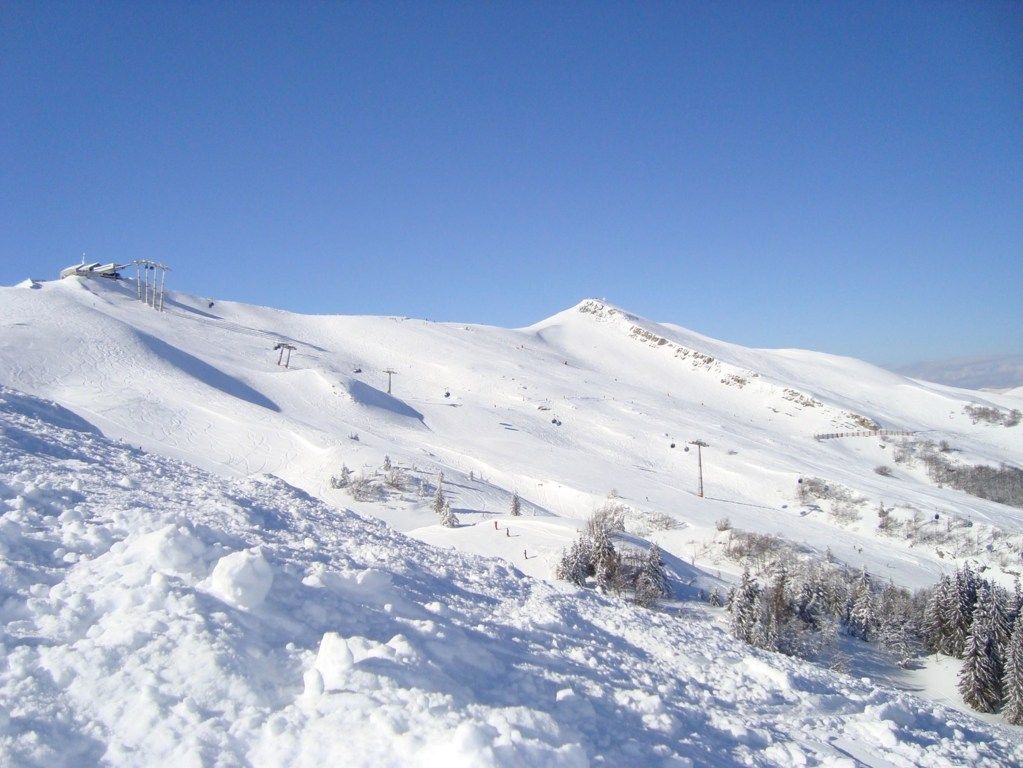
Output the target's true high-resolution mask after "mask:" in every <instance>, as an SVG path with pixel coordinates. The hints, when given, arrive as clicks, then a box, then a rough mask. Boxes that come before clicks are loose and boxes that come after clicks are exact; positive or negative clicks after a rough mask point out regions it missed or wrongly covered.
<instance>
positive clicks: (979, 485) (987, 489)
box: [893, 440, 1023, 507]
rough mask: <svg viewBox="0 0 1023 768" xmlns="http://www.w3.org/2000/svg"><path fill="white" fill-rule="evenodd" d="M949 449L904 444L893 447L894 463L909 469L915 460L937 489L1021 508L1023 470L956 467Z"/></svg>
mask: <svg viewBox="0 0 1023 768" xmlns="http://www.w3.org/2000/svg"><path fill="white" fill-rule="evenodd" d="M951 453H953V449H952V448H951V447H950V446H949V445H948V444H947V443H942V444H940V445H937V444H935V443H933V442H932V441H930V440H912V441H911V440H904V441H902V442H901V443H900V444H899V445H898V446H896V449H895V453H894V456H893V458H894V460H895V462H896V463H898V464H902V463H905V464H908V465H910V466H912V464H913V463H914V461H915V460H916V459H919V460H920V461H921V462H922V463H923V465H924V467H925V468H926V470H927V476H928V477H929V478H930V479H931V481H932V482H934V483H936V484H938V485H939V486H946V485H947V486H949V487H950V488H955V489H956V490H958V491H964V492H966V493H968V494H970V495H971V496H976V497H977V498H980V499H988V500H989V501H996V502H998V503H999V504H1008V505H1009V506H1013V507H1023V469H1019V468H1018V467H1012V466H1009V465H1008V464H1004V463H1003V464H1001V465H999V466H997V467H992V466H988V465H986V464H975V465H974V464H960V463H959V462H957V461H955V460H954V459H952V458H951V457H950V454H951Z"/></svg>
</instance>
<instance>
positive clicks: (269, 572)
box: [210, 551, 274, 610]
mask: <svg viewBox="0 0 1023 768" xmlns="http://www.w3.org/2000/svg"><path fill="white" fill-rule="evenodd" d="M273 582H274V572H273V568H271V567H270V564H269V563H268V562H267V561H266V560H264V559H263V554H262V553H261V552H258V551H244V552H232V553H231V554H230V555H224V557H222V558H220V560H218V561H217V565H216V566H215V567H214V569H213V574H212V575H211V576H210V593H211V594H214V595H216V596H217V597H219V598H220V599H221V600H224V601H225V602H228V603H231V604H232V605H236V606H238V607H239V608H247V609H249V610H251V609H253V608H257V607H259V606H260V605H262V603H263V600H265V599H266V594H267V592H269V591H270V587H271V586H272V585H273Z"/></svg>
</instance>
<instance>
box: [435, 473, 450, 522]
mask: <svg viewBox="0 0 1023 768" xmlns="http://www.w3.org/2000/svg"><path fill="white" fill-rule="evenodd" d="M445 504H447V500H446V499H445V498H444V475H443V473H442V474H441V475H439V476H438V478H437V492H436V493H435V494H434V495H433V511H434V512H436V513H437V516H438V517H440V516H441V515H443V514H444V505H445Z"/></svg>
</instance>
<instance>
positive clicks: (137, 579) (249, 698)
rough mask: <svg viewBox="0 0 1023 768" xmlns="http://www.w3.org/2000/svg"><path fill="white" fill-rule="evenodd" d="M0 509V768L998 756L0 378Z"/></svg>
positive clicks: (617, 605)
mask: <svg viewBox="0 0 1023 768" xmlns="http://www.w3.org/2000/svg"><path fill="white" fill-rule="evenodd" d="M69 306H74V304H73V303H72V304H69ZM83 316H87V313H83ZM68 330H71V329H70V328H68ZM79 330H81V329H79ZM136 338H139V337H138V336H136ZM124 343H125V342H124V340H123V339H120V340H119V342H118V344H119V345H121V344H124ZM139 344H141V345H142V346H143V347H144V346H145V344H144V343H143V342H141V341H139ZM22 346H23V347H25V346H27V345H22ZM148 348H149V349H152V347H151V346H150V347H148ZM119 349H120V351H117V352H116V353H115V352H113V351H112V352H111V358H110V359H114V358H115V356H116V355H123V354H124V352H123V347H120V346H119ZM157 349H159V347H157ZM135 351H138V350H137V349H135ZM164 353H165V350H164ZM154 354H156V353H154ZM156 357H158V358H161V359H163V360H166V355H165V354H156ZM120 359H121V360H122V361H123V360H124V357H121V358H120ZM149 362H150V363H152V364H153V365H159V366H160V373H161V374H162V375H173V373H172V371H171V370H170V369H169V368H168V367H166V366H165V365H164V364H163V363H159V362H158V361H157V359H156V358H149ZM190 365H194V364H190ZM74 368H75V363H71V364H69V366H68V369H69V371H71V370H74ZM207 373H208V372H207ZM136 375H139V374H136ZM223 375H225V376H227V375H229V374H227V373H224V374H223ZM230 375H231V376H232V377H235V378H236V380H240V381H241V384H243V385H244V386H248V387H253V388H255V385H256V384H261V386H262V392H263V394H262V397H270V396H271V394H268V393H272V394H273V395H274V396H276V397H277V398H278V399H279V400H281V401H283V400H284V399H285V398H284V397H283V396H282V395H283V393H284V390H283V389H274V388H273V387H271V386H270V385H269V384H267V383H266V382H263V381H261V378H260V376H259V375H257V373H256V372H253V373H252V374H251V376H250V380H249V381H245V380H242V379H241V377H240V375H239V373H238V370H233V371H231V373H230ZM221 383H223V384H224V386H225V387H229V388H231V389H233V391H234V393H235V395H237V394H238V393H247V390H245V389H244V388H242V387H241V385H239V384H230V385H229V384H228V383H227V382H225V381H222V380H221ZM63 386H69V384H68V383H66V382H65V383H64V384H63ZM214 389H215V388H214ZM210 397H215V396H214V395H212V393H210ZM249 397H250V398H251V399H254V400H257V402H255V403H250V404H251V405H252V407H253V408H265V406H264V405H261V404H259V403H258V400H259V398H256V397H255V396H254V395H249ZM247 402H249V401H247ZM208 405H210V407H211V409H212V408H213V405H212V404H208ZM109 406H110V404H109V403H103V402H102V399H101V398H98V397H97V399H96V401H95V402H94V403H93V404H92V409H93V410H94V411H95V412H97V413H99V412H101V411H102V409H103V408H104V407H109ZM267 410H271V412H273V411H272V409H267ZM107 413H108V414H109V411H107ZM115 417H116V414H113V415H109V416H108V419H107V424H108V425H110V424H116V423H117V422H116V419H115ZM409 429H410V430H418V429H421V428H417V427H414V426H412V427H409ZM225 455H228V452H226V451H225ZM0 510H2V516H0V555H2V557H0V586H2V589H3V594H4V600H3V602H2V606H0V611H2V623H0V647H2V649H3V655H4V658H5V660H6V664H5V665H4V666H3V668H2V669H0V764H4V765H40V766H42V765H45V766H61V765H67V766H72V765H74V766H79V765H87V764H95V763H98V762H103V763H105V764H112V765H153V766H163V765H167V766H171V765H173V766H179V765H207V764H211V765H212V764H216V765H246V764H251V765H261V766H265V765H308V766H313V765H332V764H336V765H351V766H361V765H366V766H374V767H375V768H379V767H380V766H391V765H394V766H417V765H419V766H474V767H478V766H498V765H500V766H522V765H529V766H543V765H560V766H586V765H606V766H639V765H643V766H648V765H649V766H654V765H657V766H684V765H721V766H725V765H806V764H809V765H836V766H837V765H853V764H857V763H859V764H869V765H976V766H986V765H992V766H993V765H1009V764H1018V763H1019V761H1020V760H1023V748H1021V746H1020V744H1019V738H1018V734H1017V733H1016V732H1014V731H1013V730H1011V729H1003V728H1000V727H998V726H989V725H985V724H982V723H979V722H978V721H976V720H974V719H973V718H970V717H969V716H967V715H963V714H961V713H959V712H956V711H954V710H950V709H947V708H944V707H941V706H936V705H931V704H925V703H924V702H922V701H921V700H919V699H917V698H915V697H913V696H910V695H907V694H902V693H897V692H894V691H891V690H886V689H883V688H879V687H877V686H875V685H873V684H871V683H870V682H868V681H866V680H856V679H853V678H850V677H847V676H844V675H840V674H836V673H832V672H828V671H826V670H822V669H819V668H817V667H814V666H811V665H809V664H804V663H800V662H796V661H793V660H790V659H787V658H784V657H782V656H779V655H776V654H765V653H762V652H760V651H757V650H753V649H750V648H749V647H746V646H742V645H740V644H738V643H737V642H736V641H734V640H732V639H731V638H730V637H729V636H727V635H726V634H725V633H724V632H723V631H722V630H721V629H720V628H718V627H717V626H716V625H715V624H714V623H712V622H707V621H703V620H700V619H699V618H697V617H695V616H691V615H681V616H674V615H668V614H664V613H656V612H650V611H645V610H642V609H639V608H635V607H632V606H631V605H629V604H626V603H624V602H621V601H617V600H610V599H605V598H602V597H600V596H598V595H596V594H594V593H592V592H586V591H582V592H580V591H574V590H566V589H561V588H558V587H556V586H553V585H551V584H549V583H547V582H544V581H541V580H537V579H532V578H529V577H526V576H524V575H523V574H521V573H520V572H519V571H518V570H517V569H515V568H513V567H511V566H509V565H507V564H505V563H503V562H502V561H500V560H496V559H485V558H479V557H473V556H467V555H464V554H458V553H455V552H452V551H448V550H443V549H437V548H433V547H429V546H427V545H425V544H422V543H419V542H417V541H415V540H413V539H410V538H407V537H405V536H403V535H402V534H399V533H397V532H394V531H393V530H392V529H390V528H388V527H386V526H385V525H384V524H382V523H381V522H379V521H377V520H373V519H369V518H364V517H361V516H359V515H357V514H354V513H353V512H351V511H349V510H344V509H336V508H333V507H331V506H329V505H326V504H324V503H322V502H320V501H318V500H316V499H314V498H312V497H310V496H309V495H307V494H306V493H304V492H302V491H300V490H297V489H296V488H294V487H291V486H289V485H287V484H286V483H284V482H282V481H281V480H279V479H277V478H274V477H272V476H269V475H266V474H259V475H254V476H251V477H244V478H236V479H230V478H225V477H221V476H218V475H211V474H207V473H206V472H204V471H202V470H200V469H198V468H195V467H193V466H191V465H188V464H185V463H181V462H178V461H176V460H173V459H168V458H164V457H161V456H159V455H154V454H149V453H146V452H143V451H140V450H139V449H138V448H137V447H136V446H134V445H130V444H127V443H123V442H115V441H111V440H110V439H108V438H106V437H103V436H102V435H100V434H99V433H98V431H97V430H96V429H94V428H93V427H92V426H91V425H90V424H88V423H87V422H86V421H84V420H83V419H82V418H80V417H79V416H77V415H75V414H73V413H71V412H69V411H67V410H64V409H62V408H60V407H59V406H57V405H54V404H51V403H47V402H44V401H41V400H38V399H36V398H34V397H32V396H29V395H24V394H21V393H18V392H15V391H12V390H9V389H0ZM529 522H530V523H536V524H539V521H538V520H534V519H532V518H530V519H529ZM694 610H699V609H698V608H697V609H694Z"/></svg>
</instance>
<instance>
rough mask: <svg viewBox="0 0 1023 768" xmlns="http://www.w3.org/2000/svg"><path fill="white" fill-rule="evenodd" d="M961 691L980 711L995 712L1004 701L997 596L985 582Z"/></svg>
mask: <svg viewBox="0 0 1023 768" xmlns="http://www.w3.org/2000/svg"><path fill="white" fill-rule="evenodd" d="M959 693H960V694H962V697H963V701H965V702H966V703H967V704H968V705H969V706H971V707H972V708H973V709H976V710H977V711H978V712H994V711H995V710H996V709H998V705H999V704H1001V701H1002V659H1001V652H1000V649H999V647H998V638H997V636H996V630H995V617H994V596H993V594H992V592H991V590H990V588H988V586H987V585H986V584H984V585H982V586H981V591H980V595H979V596H978V598H977V607H976V609H975V610H974V613H973V621H972V622H971V625H970V633H969V635H968V636H967V638H966V647H965V649H964V653H963V666H962V668H961V669H960V670H959Z"/></svg>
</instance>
